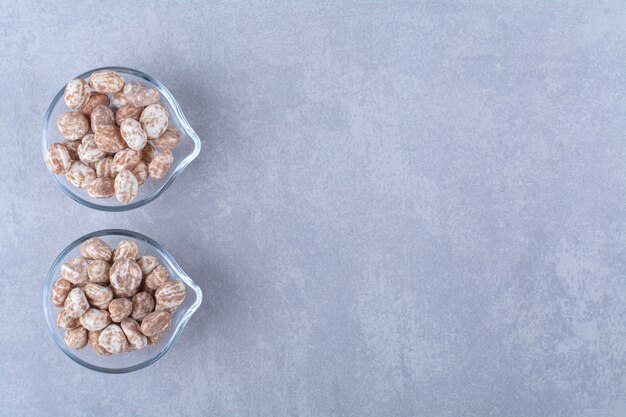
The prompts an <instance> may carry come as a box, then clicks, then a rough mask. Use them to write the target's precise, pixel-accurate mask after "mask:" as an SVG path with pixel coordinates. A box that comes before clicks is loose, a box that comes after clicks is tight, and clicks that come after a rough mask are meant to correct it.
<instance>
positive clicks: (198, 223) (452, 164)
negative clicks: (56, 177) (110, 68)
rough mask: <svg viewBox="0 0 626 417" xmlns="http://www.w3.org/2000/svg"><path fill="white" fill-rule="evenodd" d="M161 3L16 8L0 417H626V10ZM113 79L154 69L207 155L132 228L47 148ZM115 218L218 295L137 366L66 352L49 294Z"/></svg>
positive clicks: (1, 45) (1, 253) (4, 202)
mask: <svg viewBox="0 0 626 417" xmlns="http://www.w3.org/2000/svg"><path fill="white" fill-rule="evenodd" d="M163 3H164V4H160V5H149V3H140V2H118V1H111V2H106V4H104V5H101V6H97V5H96V4H84V5H81V4H77V2H63V3H62V2H55V3H41V2H38V3H28V2H19V3H13V2H6V1H5V0H1V1H0V93H1V94H0V134H1V138H0V140H1V144H2V148H0V164H1V165H0V168H1V172H2V173H3V177H2V183H3V184H2V187H1V189H0V222H1V225H2V226H1V227H2V229H1V232H0V233H1V235H0V261H1V266H2V274H1V275H2V282H1V285H0V300H1V302H0V413H1V414H2V415H6V416H8V415H11V416H34V415H48V416H94V415H107V416H126V415H131V416H143V415H164V416H165V415H185V416H187V415H189V416H202V415H224V416H226V415H242V416H243V415H254V416H282V415H293V416H450V417H455V416H481V417H482V416H568V417H572V416H603V417H608V416H624V415H626V382H625V379H624V373H625V372H626V360H625V358H626V353H625V348H626V327H625V324H626V289H625V285H624V284H625V282H626V181H625V180H626V175H625V174H626V140H625V139H626V105H625V104H626V23H625V22H626V12H625V10H626V5H625V4H624V3H623V2H559V3H558V4H548V2H541V1H536V2H535V1H529V2H497V1H496V2H483V1H480V2H447V3H444V2H439V1H436V2H423V3H417V4H409V3H408V2H407V3H391V2H380V3H369V2H343V4H342V5H333V4H332V3H326V2H321V1H313V2H300V3H265V4H263V5H258V4H257V5H252V4H246V3H243V2H242V3H237V4H228V3H213V2H206V3H205V2H184V3H183V2H180V4H177V2H174V1H170V2H163ZM504 3H506V6H504ZM550 3H553V2H550ZM585 3H598V4H595V5H592V6H590V5H586V4H585ZM103 65H126V66H130V67H136V68H139V69H142V70H145V71H146V72H148V73H150V74H153V75H155V76H156V77H157V78H158V79H160V80H161V81H162V82H164V84H165V85H166V86H167V87H168V88H169V89H170V90H171V91H172V93H173V94H174V95H175V96H176V97H177V98H178V100H179V102H180V104H181V106H182V108H183V110H184V112H185V113H186V115H187V117H188V119H189V121H190V122H191V124H192V125H193V126H194V127H195V129H196V131H197V132H198V134H199V136H200V137H201V138H202V140H203V152H202V154H201V155H200V157H199V158H198V159H197V160H196V161H194V163H193V164H192V165H191V166H190V167H189V168H188V170H187V171H186V172H185V173H183V174H182V175H181V176H180V177H179V178H178V179H177V181H176V182H175V183H174V186H173V187H172V188H170V189H169V190H168V191H167V192H166V193H165V194H164V195H162V196H161V198H160V199H159V200H158V201H156V202H154V203H152V204H150V205H148V206H147V207H144V208H141V209H139V210H136V211H133V212H129V213H121V214H109V213H101V212H96V211H91V210H89V209H87V208H84V207H82V206H80V205H78V204H77V203H75V202H73V201H71V200H70V199H69V198H68V197H66V196H65V195H64V194H63V193H62V192H61V191H60V190H59V189H57V188H56V186H55V184H54V182H53V180H52V179H51V178H50V177H49V175H48V172H47V171H46V168H45V166H44V163H43V161H42V156H41V152H40V129H41V123H42V118H43V114H44V112H45V110H46V107H47V105H48V103H49V101H50V99H51V98H52V97H53V95H54V94H55V93H56V91H57V89H58V88H59V87H60V86H61V85H63V84H64V83H65V82H66V81H67V80H68V79H69V78H71V77H72V76H74V75H76V74H79V73H81V72H83V71H85V70H88V69H90V68H94V67H98V66H103ZM109 227H121V228H129V229H133V230H137V231H139V232H141V233H145V234H147V235H149V236H151V237H153V238H155V239H156V240H158V241H159V242H161V243H162V244H163V245H164V246H165V247H167V248H168V249H169V250H170V251H171V252H172V253H173V255H174V256H175V257H176V258H177V259H178V261H179V263H180V264H181V266H182V267H183V268H184V269H185V270H186V271H188V273H189V274H190V275H191V276H192V278H194V279H195V280H196V281H197V282H198V283H199V284H200V286H201V287H202V288H203V290H204V292H205V295H206V302H205V304H204V305H203V306H202V308H201V310H200V311H199V313H198V314H197V316H195V317H194V318H193V319H192V321H191V322H190V324H189V326H188V328H187V330H186V332H185V334H184V335H183V336H182V337H181V338H180V340H179V342H178V344H177V345H176V346H175V347H174V349H173V350H172V351H171V352H170V353H169V354H167V355H166V356H165V357H164V358H163V359H162V360H161V361H159V362H158V363H156V364H155V365H153V366H151V367H150V368H148V369H145V370H143V371H141V372H137V373H135V374H131V375H124V376H110V375H101V374H97V373H94V372H91V371H88V370H86V369H83V368H81V367H80V366H78V365H76V364H74V363H73V362H71V361H70V360H69V359H68V358H66V357H65V356H64V355H63V354H62V353H61V352H60V351H59V350H58V349H57V348H56V346H55V345H54V344H53V342H52V340H51V338H50V337H49V335H48V333H47V329H46V327H45V323H44V319H43V315H42V308H41V299H40V298H41V287H42V282H43V279H44V276H45V274H46V272H47V270H48V268H49V266H50V264H51V262H52V260H53V259H54V257H55V256H56V255H57V253H58V252H59V251H60V250H61V249H62V248H63V247H65V246H66V245H67V244H68V243H69V242H70V241H72V240H73V239H75V238H77V237H79V236H81V235H82V234H84V233H87V232H90V231H92V230H97V229H102V228H109Z"/></svg>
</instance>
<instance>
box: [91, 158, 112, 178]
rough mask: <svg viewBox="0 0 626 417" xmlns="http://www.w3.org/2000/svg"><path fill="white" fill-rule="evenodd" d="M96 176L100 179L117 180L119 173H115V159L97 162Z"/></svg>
mask: <svg viewBox="0 0 626 417" xmlns="http://www.w3.org/2000/svg"><path fill="white" fill-rule="evenodd" d="M96 175H97V176H98V177H108V178H115V176H116V175H117V171H115V164H113V158H111V157H106V158H102V159H101V160H99V161H98V162H96Z"/></svg>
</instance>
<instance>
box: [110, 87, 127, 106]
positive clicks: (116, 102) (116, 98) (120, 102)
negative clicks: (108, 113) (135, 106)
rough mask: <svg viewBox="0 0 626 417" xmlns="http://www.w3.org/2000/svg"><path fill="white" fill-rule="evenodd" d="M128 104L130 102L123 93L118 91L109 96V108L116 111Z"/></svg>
mask: <svg viewBox="0 0 626 417" xmlns="http://www.w3.org/2000/svg"><path fill="white" fill-rule="evenodd" d="M129 103H130V100H129V99H128V97H126V96H125V95H124V92H123V91H119V92H117V93H115V94H113V95H112V96H111V106H113V107H114V108H116V109H120V108H122V107H123V106H125V105H127V104H129Z"/></svg>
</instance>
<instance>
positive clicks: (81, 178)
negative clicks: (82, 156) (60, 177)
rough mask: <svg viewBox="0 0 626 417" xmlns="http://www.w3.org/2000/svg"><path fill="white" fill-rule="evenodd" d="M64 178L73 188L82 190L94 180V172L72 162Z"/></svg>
mask: <svg viewBox="0 0 626 417" xmlns="http://www.w3.org/2000/svg"><path fill="white" fill-rule="evenodd" d="M65 178H66V179H67V180H68V181H69V183H70V184H72V185H73V186H74V187H78V188H84V187H86V186H87V184H89V183H91V182H92V181H93V180H95V179H96V171H94V170H93V169H91V168H89V167H88V166H87V165H85V164H83V163H82V162H79V161H74V162H72V166H71V167H70V169H69V171H67V173H66V174H65Z"/></svg>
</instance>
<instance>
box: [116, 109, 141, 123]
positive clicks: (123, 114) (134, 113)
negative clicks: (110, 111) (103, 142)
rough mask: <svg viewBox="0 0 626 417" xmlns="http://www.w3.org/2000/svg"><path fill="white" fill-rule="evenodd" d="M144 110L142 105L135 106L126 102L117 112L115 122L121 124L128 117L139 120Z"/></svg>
mask: <svg viewBox="0 0 626 417" xmlns="http://www.w3.org/2000/svg"><path fill="white" fill-rule="evenodd" d="M141 112H143V108H142V107H137V106H133V105H132V104H125V105H123V106H122V107H120V109H119V110H118V111H117V113H115V123H117V125H118V126H121V125H122V123H124V120H126V119H133V120H137V121H139V118H140V117H141Z"/></svg>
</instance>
